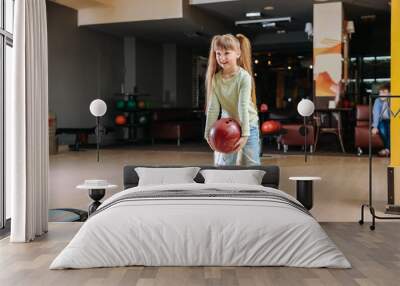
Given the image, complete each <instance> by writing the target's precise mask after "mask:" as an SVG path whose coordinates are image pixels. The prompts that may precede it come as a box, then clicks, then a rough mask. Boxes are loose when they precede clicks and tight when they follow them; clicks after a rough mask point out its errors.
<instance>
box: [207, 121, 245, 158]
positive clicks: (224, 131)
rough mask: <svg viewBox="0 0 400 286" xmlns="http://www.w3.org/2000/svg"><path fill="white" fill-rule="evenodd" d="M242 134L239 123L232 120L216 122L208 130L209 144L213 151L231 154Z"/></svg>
mask: <svg viewBox="0 0 400 286" xmlns="http://www.w3.org/2000/svg"><path fill="white" fill-rule="evenodd" d="M241 134H242V131H241V128H240V125H239V123H238V122H237V121H236V120H234V119H232V118H221V119H220V120H217V121H216V122H215V123H214V125H213V126H212V127H211V129H210V135H209V142H210V145H211V146H212V147H213V148H214V150H216V151H218V152H221V153H231V152H233V151H234V150H235V145H236V144H237V142H238V141H239V139H240V136H241Z"/></svg>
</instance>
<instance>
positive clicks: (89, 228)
mask: <svg viewBox="0 0 400 286" xmlns="http://www.w3.org/2000/svg"><path fill="white" fill-rule="evenodd" d="M209 188H215V189H218V190H222V191H223V190H246V189H247V190H263V191H268V192H270V193H271V192H272V193H274V194H279V195H283V196H285V197H287V198H290V199H291V200H294V201H295V199H294V198H292V197H291V196H289V195H287V194H285V193H283V192H281V191H279V190H276V189H272V188H266V187H262V186H254V185H251V186H250V185H237V184H235V185H231V184H229V185H228V184H180V185H166V186H146V187H135V188H131V189H128V190H125V191H123V192H120V193H118V194H115V195H114V196H112V197H111V198H109V199H107V200H106V201H105V202H104V203H103V204H102V205H101V206H100V208H102V207H104V210H103V211H100V212H99V213H98V214H96V215H94V216H92V217H90V218H89V219H88V221H87V222H86V223H84V224H83V226H82V227H81V229H80V230H79V232H78V233H77V234H76V235H75V237H74V238H73V239H72V241H71V242H70V243H69V244H68V246H67V247H65V249H64V250H63V251H62V252H61V253H60V254H59V255H58V256H57V258H56V259H55V260H54V261H53V263H52V264H51V266H50V269H63V268H90V267H111V266H127V265H146V266H189V265H191V266H193V265H214V266H241V265H247V266H294V267H332V268H350V267H351V266H350V263H349V262H348V261H347V259H346V258H345V257H344V255H343V254H342V252H341V251H340V250H338V248H337V247H336V245H335V244H334V243H333V242H332V241H331V239H330V238H329V237H328V236H327V234H326V233H325V231H324V230H323V229H322V228H321V226H320V225H319V224H318V222H317V221H316V220H315V219H314V218H313V217H312V216H310V215H308V214H306V213H304V212H302V211H300V210H299V209H296V208H295V207H293V206H290V205H288V204H283V203H277V202H274V201H267V200H263V199H258V198H231V197H226V198H212V197H209V198H204V197H202V198H197V197H193V198H191V197H189V198H188V197H185V198H153V199H143V200H130V201H122V202H119V203H117V204H115V205H112V206H109V207H108V208H106V206H107V204H109V203H110V202H112V201H113V200H115V199H118V198H119V197H121V196H123V195H126V194H128V193H129V192H141V191H143V192H144V191H156V190H159V191H163V190H199V191H201V190H204V189H209ZM100 208H99V209H100Z"/></svg>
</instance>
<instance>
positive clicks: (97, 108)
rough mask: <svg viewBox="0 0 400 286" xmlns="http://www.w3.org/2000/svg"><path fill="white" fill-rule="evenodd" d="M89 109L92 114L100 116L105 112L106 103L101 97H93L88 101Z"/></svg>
mask: <svg viewBox="0 0 400 286" xmlns="http://www.w3.org/2000/svg"><path fill="white" fill-rule="evenodd" d="M89 109H90V113H91V114H92V115H93V116H96V117H101V116H103V115H104V114H106V111H107V104H106V103H105V102H104V101H103V100H101V99H95V100H93V101H92V102H91V103H90V106H89Z"/></svg>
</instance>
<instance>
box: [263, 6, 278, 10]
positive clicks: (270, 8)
mask: <svg viewBox="0 0 400 286" xmlns="http://www.w3.org/2000/svg"><path fill="white" fill-rule="evenodd" d="M274 9H275V8H274V6H265V7H264V10H266V11H272V10H274Z"/></svg>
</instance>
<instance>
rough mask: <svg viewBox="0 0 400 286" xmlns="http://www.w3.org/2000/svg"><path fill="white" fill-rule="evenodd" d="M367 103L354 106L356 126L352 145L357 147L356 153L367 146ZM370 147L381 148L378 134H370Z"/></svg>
mask: <svg viewBox="0 0 400 286" xmlns="http://www.w3.org/2000/svg"><path fill="white" fill-rule="evenodd" d="M368 109H369V108H368V105H357V106H356V127H355V129H354V145H355V147H356V148H357V154H358V155H361V154H362V153H363V148H364V149H366V148H368V146H369V137H368V136H369V132H370V127H369V110H368ZM371 143H372V148H374V149H377V148H383V142H382V139H381V137H380V136H379V134H375V135H374V134H372V142H371Z"/></svg>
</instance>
